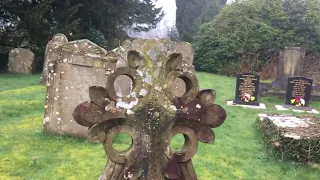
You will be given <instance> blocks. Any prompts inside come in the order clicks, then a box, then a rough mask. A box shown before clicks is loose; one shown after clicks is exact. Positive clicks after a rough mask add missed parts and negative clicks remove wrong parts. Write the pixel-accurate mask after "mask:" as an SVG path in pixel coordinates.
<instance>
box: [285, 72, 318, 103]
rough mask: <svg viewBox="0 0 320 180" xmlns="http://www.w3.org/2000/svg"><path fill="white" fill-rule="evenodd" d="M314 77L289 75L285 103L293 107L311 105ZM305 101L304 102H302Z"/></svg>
mask: <svg viewBox="0 0 320 180" xmlns="http://www.w3.org/2000/svg"><path fill="white" fill-rule="evenodd" d="M312 82H313V80H312V79H308V78H305V77H301V76H295V77H288V84H287V89H286V98H285V102H284V104H285V105H287V106H288V105H289V106H293V107H297V108H298V107H309V106H310V97H311V89H312ZM301 99H302V101H301ZM303 101H304V104H303V103H301V102H303Z"/></svg>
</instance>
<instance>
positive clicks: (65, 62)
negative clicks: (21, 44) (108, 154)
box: [43, 34, 116, 136]
mask: <svg viewBox="0 0 320 180" xmlns="http://www.w3.org/2000/svg"><path fill="white" fill-rule="evenodd" d="M57 36H61V37H54V38H53V40H52V41H51V43H53V44H59V45H60V46H58V47H57V46H53V47H52V48H51V49H50V48H49V49H48V51H47V53H48V54H47V56H46V57H47V58H48V59H47V60H46V61H47V62H48V69H47V71H48V74H47V81H46V86H47V94H46V104H45V115H44V122H43V123H44V129H45V131H47V132H50V133H58V134H69V135H73V136H85V135H86V133H87V128H86V127H84V126H80V125H78V124H77V123H76V122H74V119H73V117H72V111H73V109H74V107H75V106H76V105H77V104H78V103H79V102H82V101H83V100H85V99H89V96H88V88H89V87H90V86H99V85H101V86H102V85H103V84H105V81H106V75H105V73H106V71H107V70H112V69H114V68H115V67H116V59H115V58H114V54H113V53H111V54H110V53H109V52H107V51H106V50H104V49H102V48H100V47H99V46H97V45H95V44H94V43H92V42H90V41H89V40H78V41H71V42H67V43H64V44H63V43H60V42H54V41H61V40H62V42H66V39H65V37H64V36H63V35H61V34H60V35H59V34H58V35H57Z"/></svg>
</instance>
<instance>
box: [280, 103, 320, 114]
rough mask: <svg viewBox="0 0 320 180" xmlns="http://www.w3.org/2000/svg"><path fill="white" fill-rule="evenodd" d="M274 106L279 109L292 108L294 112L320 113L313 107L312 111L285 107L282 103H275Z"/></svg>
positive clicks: (287, 109) (286, 109)
mask: <svg viewBox="0 0 320 180" xmlns="http://www.w3.org/2000/svg"><path fill="white" fill-rule="evenodd" d="M274 107H275V108H276V109H277V110H278V111H289V110H292V111H293V112H307V113H313V114H319V111H317V110H316V109H311V111H307V110H299V109H291V108H286V107H283V106H282V105H275V106H274Z"/></svg>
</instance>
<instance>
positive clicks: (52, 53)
mask: <svg viewBox="0 0 320 180" xmlns="http://www.w3.org/2000/svg"><path fill="white" fill-rule="evenodd" d="M67 42H68V39H67V37H66V36H65V35H63V34H56V35H54V36H53V38H52V40H50V41H49V42H48V44H47V46H46V51H45V54H44V63H43V70H42V74H41V77H40V84H46V82H47V76H48V65H49V64H50V63H52V64H53V63H55V62H56V61H57V60H58V59H59V56H60V55H61V46H62V45H64V44H66V43H67Z"/></svg>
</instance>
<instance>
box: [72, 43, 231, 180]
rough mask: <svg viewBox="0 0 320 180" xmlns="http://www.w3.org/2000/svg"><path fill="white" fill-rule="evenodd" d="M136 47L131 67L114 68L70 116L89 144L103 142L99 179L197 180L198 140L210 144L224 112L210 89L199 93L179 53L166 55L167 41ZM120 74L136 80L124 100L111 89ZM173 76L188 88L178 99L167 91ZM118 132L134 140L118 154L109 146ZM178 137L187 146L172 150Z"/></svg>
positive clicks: (191, 72) (195, 82)
mask: <svg viewBox="0 0 320 180" xmlns="http://www.w3.org/2000/svg"><path fill="white" fill-rule="evenodd" d="M142 42H143V43H142ZM134 43H135V42H133V44H134ZM138 43H139V44H141V43H142V44H141V46H142V47H144V48H142V47H141V46H137V49H140V50H137V49H136V48H133V49H132V50H130V51H128V53H127V54H128V55H127V57H128V59H127V60H128V65H129V66H127V67H119V68H117V69H115V70H114V71H113V72H112V73H111V74H110V75H109V76H108V77H107V81H106V84H105V85H104V86H102V87H101V86H100V87H98V86H94V87H90V90H89V94H90V98H91V101H86V102H83V103H80V104H79V105H78V106H77V107H76V108H75V110H74V113H73V116H74V119H75V120H76V121H77V123H79V124H81V125H83V126H87V127H90V128H89V131H88V140H89V141H95V142H102V143H103V145H104V150H105V152H106V153H107V154H108V161H107V165H106V166H105V169H104V171H103V173H102V175H101V177H100V178H99V180H110V179H143V180H147V179H148V180H149V179H150V180H151V179H154V180H165V179H181V180H182V179H185V180H195V179H197V176H196V174H195V171H194V168H193V165H192V157H193V156H194V155H195V154H196V152H197V149H198V141H201V142H204V143H213V142H214V137H215V136H214V133H213V131H212V129H211V128H215V127H218V126H220V125H221V124H222V123H223V122H224V120H225V119H226V113H225V111H224V109H223V108H222V107H221V106H219V105H216V104H213V102H214V100H215V98H216V95H215V91H214V90H210V89H206V90H199V82H198V80H197V78H196V76H195V75H194V72H193V71H191V70H190V68H191V66H190V65H188V63H187V62H186V61H183V58H182V54H181V53H177V52H169V51H170V50H169V51H168V47H170V46H168V44H170V41H168V40H143V41H139V42H138ZM121 75H128V76H129V77H131V78H132V80H133V82H134V83H133V91H132V93H130V95H128V96H127V97H120V96H118V95H117V93H116V91H115V86H114V81H115V79H116V78H117V77H119V76H121ZM177 78H180V79H181V80H183V81H184V83H185V84H186V86H185V90H184V93H183V94H182V95H181V97H178V96H176V95H175V92H174V90H175V89H172V88H171V84H172V83H174V80H175V79H177ZM119 133H126V134H128V135H130V136H131V138H132V144H131V146H130V147H129V149H127V150H126V151H122V152H119V151H117V150H115V149H114V148H113V146H112V142H113V138H114V137H115V136H116V135H117V134H119ZM176 134H183V135H184V137H185V144H184V147H183V148H182V149H181V150H179V151H175V152H173V151H172V149H171V147H170V141H171V140H172V137H173V136H175V135H176Z"/></svg>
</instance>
